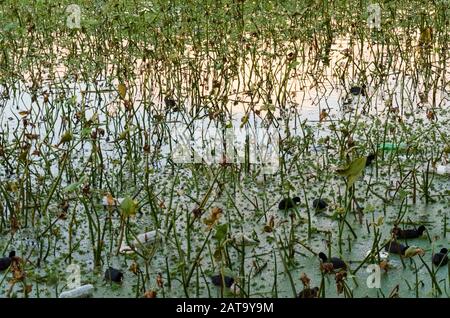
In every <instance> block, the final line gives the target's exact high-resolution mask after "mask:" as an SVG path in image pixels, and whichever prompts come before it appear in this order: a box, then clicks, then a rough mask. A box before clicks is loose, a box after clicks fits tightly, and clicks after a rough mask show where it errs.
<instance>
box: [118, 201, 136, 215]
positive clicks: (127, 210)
mask: <svg viewBox="0 0 450 318" xmlns="http://www.w3.org/2000/svg"><path fill="white" fill-rule="evenodd" d="M137 207H138V206H137V202H136V201H134V200H133V199H132V198H130V197H129V196H127V197H125V198H124V199H123V201H122V203H121V204H120V212H121V213H122V216H125V217H128V216H131V215H135V214H136V212H137Z"/></svg>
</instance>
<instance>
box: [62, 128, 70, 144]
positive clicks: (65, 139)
mask: <svg viewBox="0 0 450 318" xmlns="http://www.w3.org/2000/svg"><path fill="white" fill-rule="evenodd" d="M72 139H73V134H72V132H71V131H70V130H68V131H66V132H65V133H64V135H62V137H61V140H60V141H59V144H62V143H66V142H69V141H71V140H72Z"/></svg>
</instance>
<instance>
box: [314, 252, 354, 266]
mask: <svg viewBox="0 0 450 318" xmlns="http://www.w3.org/2000/svg"><path fill="white" fill-rule="evenodd" d="M319 257H320V259H321V260H322V262H323V263H331V264H333V269H341V268H342V269H346V268H347V264H345V262H344V261H343V260H341V259H340V258H337V257H332V258H330V259H328V257H327V256H326V255H325V254H324V253H322V252H320V253H319Z"/></svg>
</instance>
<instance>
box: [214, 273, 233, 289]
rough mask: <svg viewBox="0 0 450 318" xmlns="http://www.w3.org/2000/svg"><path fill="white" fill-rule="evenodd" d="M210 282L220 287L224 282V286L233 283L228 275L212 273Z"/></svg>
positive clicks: (228, 286) (229, 285)
mask: <svg viewBox="0 0 450 318" xmlns="http://www.w3.org/2000/svg"><path fill="white" fill-rule="evenodd" d="M211 282H212V283H213V285H214V286H219V287H222V286H223V285H224V283H225V287H227V288H230V287H231V286H232V285H233V283H234V278H233V277H230V276H223V275H214V276H211Z"/></svg>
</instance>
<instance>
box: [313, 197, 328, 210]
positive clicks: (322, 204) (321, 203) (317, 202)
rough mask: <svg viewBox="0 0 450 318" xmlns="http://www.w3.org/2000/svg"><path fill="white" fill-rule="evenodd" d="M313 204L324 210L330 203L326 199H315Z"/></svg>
mask: <svg viewBox="0 0 450 318" xmlns="http://www.w3.org/2000/svg"><path fill="white" fill-rule="evenodd" d="M312 205H313V208H314V209H316V210H324V209H326V208H327V206H328V203H327V201H325V200H324V199H315V200H314V201H313V204H312Z"/></svg>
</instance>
